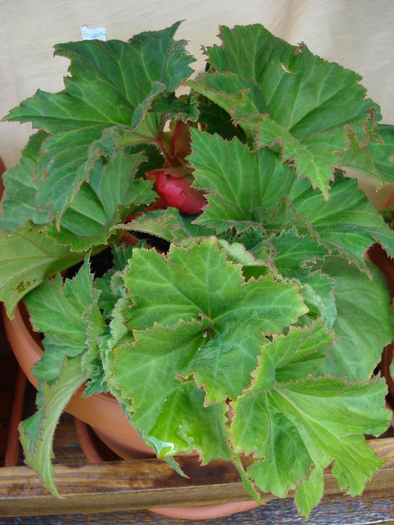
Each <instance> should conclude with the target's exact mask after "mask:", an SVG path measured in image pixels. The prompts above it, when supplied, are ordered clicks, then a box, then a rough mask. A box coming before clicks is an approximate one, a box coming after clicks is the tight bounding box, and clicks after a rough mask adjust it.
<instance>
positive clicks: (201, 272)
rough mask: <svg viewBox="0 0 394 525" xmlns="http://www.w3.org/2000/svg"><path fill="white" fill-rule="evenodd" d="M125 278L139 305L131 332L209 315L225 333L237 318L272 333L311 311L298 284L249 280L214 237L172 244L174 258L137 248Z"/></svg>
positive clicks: (131, 321) (269, 279) (132, 313)
mask: <svg viewBox="0 0 394 525" xmlns="http://www.w3.org/2000/svg"><path fill="white" fill-rule="evenodd" d="M135 275H138V276H139V277H138V279H136V278H135ZM142 275H143V276H144V277H143V278H142ZM124 279H125V284H126V286H127V288H128V294H129V296H130V298H131V299H132V300H133V302H134V306H133V307H132V308H131V309H130V311H129V312H128V313H127V317H128V318H129V325H128V327H129V329H130V330H133V329H140V330H144V329H146V328H152V327H153V325H154V323H155V322H156V323H159V324H160V325H169V326H176V325H177V324H178V323H179V321H180V320H181V319H182V320H184V321H189V320H191V319H199V318H200V317H201V316H207V317H208V318H209V319H211V320H212V321H213V322H214V323H215V326H217V328H218V330H219V331H220V327H224V326H225V324H226V323H231V324H232V323H233V322H234V320H237V321H238V322H240V323H242V322H245V323H250V324H253V323H257V324H259V325H260V330H261V331H263V332H264V333H266V334H270V333H277V332H281V331H282V329H283V327H284V326H287V325H290V324H292V323H294V322H295V321H296V320H297V318H298V317H299V316H300V315H303V314H304V313H306V311H307V309H306V308H305V306H304V305H303V302H302V299H301V297H300V296H299V295H298V287H297V285H295V284H292V283H288V282H276V281H275V280H273V278H272V275H270V276H267V277H266V278H260V279H259V280H257V281H255V280H250V281H248V282H244V278H243V275H242V272H241V266H240V265H235V264H233V263H232V262H229V261H228V260H226V253H225V251H224V250H221V249H219V247H218V243H217V240H216V239H215V238H214V237H212V238H208V239H207V240H205V241H203V242H201V243H200V244H196V243H193V244H191V245H190V246H188V247H186V248H182V247H181V248H178V247H176V246H174V245H172V246H171V247H170V250H169V253H168V257H165V256H164V255H159V254H158V253H157V252H155V251H154V250H145V249H142V250H134V252H133V258H132V260H131V261H130V268H129V269H128V270H127V272H126V273H125V277H124Z"/></svg>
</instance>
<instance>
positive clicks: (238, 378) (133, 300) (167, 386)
mask: <svg viewBox="0 0 394 525" xmlns="http://www.w3.org/2000/svg"><path fill="white" fill-rule="evenodd" d="M129 265H130V267H129V269H126V271H125V272H124V280H125V284H126V287H127V289H126V293H127V297H128V298H129V301H128V302H127V304H126V307H124V308H122V310H121V312H114V315H115V314H116V315H117V314H118V313H120V318H122V319H123V321H122V322H124V323H125V324H126V326H127V329H128V333H125V332H124V331H123V333H122V332H121V331H120V333H121V334H122V337H121V339H120V342H119V344H117V342H116V337H115V344H114V346H113V349H112V353H113V357H112V358H110V360H111V361H112V364H111V367H112V369H113V370H114V375H113V377H109V378H108V381H109V385H110V387H111V389H114V390H115V393H116V395H119V394H120V396H121V399H122V400H123V402H124V403H125V404H126V405H128V406H129V411H130V414H131V418H132V420H133V421H134V422H135V424H136V425H137V427H138V428H140V430H141V431H142V432H143V433H144V436H145V437H146V439H148V441H149V440H151V436H153V434H152V432H153V429H155V432H156V433H155V435H154V437H155V439H156V440H157V441H161V442H166V443H167V442H172V443H174V440H175V437H174V436H175V434H177V433H178V434H179V432H180V431H179V430H178V427H179V426H181V427H182V428H183V430H184V431H185V432H186V428H188V429H191V428H192V427H193V428H194V427H196V426H197V420H198V419H199V418H200V417H202V414H205V416H204V417H207V418H208V421H207V423H206V425H207V428H210V425H212V424H213V421H214V420H212V421H211V419H210V418H211V417H214V414H215V413H216V411H218V410H219V412H221V413H223V411H224V405H223V403H224V401H225V400H226V399H227V398H236V397H237V396H238V395H240V394H241V393H242V390H243V389H244V388H246V387H247V386H248V385H249V384H250V380H251V373H252V371H253V370H254V368H255V367H256V365H257V356H258V355H259V354H260V352H261V345H262V344H264V343H265V342H266V336H267V335H269V334H272V333H280V332H281V331H282V330H283V329H284V327H287V326H289V325H290V324H292V323H294V322H296V321H297V318H298V317H299V316H300V315H303V314H304V313H306V311H307V309H306V308H305V306H304V305H303V302H302V300H301V297H300V296H299V294H298V287H297V285H294V284H293V283H291V282H285V281H283V282H279V281H278V282H277V281H275V280H274V279H273V277H272V275H269V276H267V277H264V276H263V277H260V278H259V279H257V280H255V279H251V280H249V281H247V282H246V281H245V280H244V278H243V275H242V272H241V265H240V264H234V263H233V262H231V261H229V260H228V259H227V258H226V252H225V250H223V249H220V248H219V245H218V241H217V240H216V239H215V238H210V239H207V240H206V241H204V242H202V243H200V244H197V243H192V244H190V245H188V246H187V247H175V246H171V248H170V251H169V253H168V257H165V256H163V255H159V254H158V253H156V252H155V251H153V250H146V249H134V250H133V258H132V259H131V260H130V263H129ZM135 275H138V279H136V278H135V277H134V276H135ZM118 305H120V306H121V307H122V303H121V302H120V303H118ZM118 305H117V308H118ZM118 317H119V316H118V315H117V318H118ZM192 376H193V377H194V378H195V381H196V383H197V386H198V387H199V389H201V390H199V391H200V392H201V393H200V394H198V396H197V397H198V399H199V401H198V405H197V406H196V407H195V408H193V409H192V410H190V411H189V412H190V413H188V415H184V414H187V411H186V410H185V409H184V410H183V412H182V414H183V415H181V416H179V415H176V414H175V409H174V406H173V405H172V404H171V403H170V399H172V397H173V396H175V397H176V403H175V404H178V403H179V404H181V405H182V406H187V404H188V403H190V400H189V396H191V391H190V389H189V387H187V384H188V383H187V382H188V381H190V378H191V377H192ZM182 377H183V380H182V379H181V378H182ZM184 382H186V383H184ZM153 385H155V387H154V388H151V387H152V386H153ZM185 385H186V386H185ZM194 389H195V386H194V387H193V388H192V392H194ZM204 391H205V392H204ZM202 393H204V395H203V394H202ZM196 395H197V394H196ZM185 396H186V397H185ZM204 396H205V400H204ZM195 399H197V398H195ZM203 405H204V406H206V412H205V411H204V410H202V407H203ZM198 407H199V408H198ZM180 418H181V419H182V418H183V419H185V418H186V419H187V423H186V422H184V423H180ZM196 418H197V419H196ZM215 418H216V419H217V418H218V416H217V414H216V416H215ZM209 421H211V422H209ZM223 425H224V423H221V424H220V426H219V428H221V430H220V432H221V433H222V434H223V433H224V434H225V430H224V427H223ZM203 427H204V428H205V426H204V425H203ZM214 428H216V427H214ZM164 429H165V432H164ZM162 430H163V432H164V433H163V434H160V432H161V431H162ZM169 435H172V441H171V440H169V439H168V436H169ZM179 435H180V436H181V434H179ZM182 435H183V434H182ZM191 436H192V435H191V434H190V436H189V438H188V439H186V440H185V439H184V438H183V437H182V436H181V437H182V439H181V441H179V439H178V441H177V443H178V445H175V443H174V447H170V449H169V450H167V452H168V454H173V453H175V452H177V451H179V450H187V451H190V450H191V448H193V446H197V445H198V444H199V443H198V442H196V443H194V445H193V442H192V441H191ZM195 439H200V438H195ZM206 441H207V445H206V448H204V450H203V456H204V458H205V459H206V460H207V458H210V457H214V448H215V447H216V446H217V444H215V440H212V441H211V442H210V444H208V443H209V440H206ZM200 445H201V443H200ZM179 447H181V448H179ZM182 447H183V448H182ZM197 448H198V447H197ZM198 449H199V448H198ZM199 450H200V449H199ZM201 450H202V449H201ZM220 457H222V456H220Z"/></svg>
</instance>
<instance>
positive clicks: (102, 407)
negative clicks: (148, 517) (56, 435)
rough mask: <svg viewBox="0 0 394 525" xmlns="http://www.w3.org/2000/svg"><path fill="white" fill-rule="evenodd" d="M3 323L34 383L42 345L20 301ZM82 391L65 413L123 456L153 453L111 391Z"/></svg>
mask: <svg viewBox="0 0 394 525" xmlns="http://www.w3.org/2000/svg"><path fill="white" fill-rule="evenodd" d="M3 308H4V307H3ZM4 326H5V330H6V333H7V337H8V340H9V342H10V345H11V348H12V350H13V352H14V354H15V357H16V359H17V361H18V363H19V366H20V367H21V368H22V370H23V371H24V373H25V374H26V376H27V378H28V379H29V381H30V382H31V383H32V384H33V385H34V386H35V387H37V380H36V379H35V378H34V376H33V374H32V367H33V366H34V364H35V363H36V362H37V361H38V360H39V359H40V358H41V356H42V354H43V349H42V346H41V344H40V338H39V336H38V334H37V333H35V332H33V330H32V328H31V325H30V321H29V317H28V314H27V312H26V309H25V308H24V307H23V305H22V304H20V305H19V306H18V307H17V308H16V310H15V318H14V319H13V320H12V321H11V320H10V319H9V318H8V316H7V314H6V312H5V308H4ZM82 392H83V387H81V388H80V389H79V390H78V392H77V393H76V394H74V396H73V397H72V398H71V400H70V402H69V404H68V405H67V407H66V411H67V412H68V413H70V414H72V415H73V416H75V417H76V418H78V419H79V420H81V421H82V422H84V423H86V424H87V425H89V426H90V427H91V428H92V429H93V430H94V432H95V434H96V435H97V436H98V437H99V438H100V439H101V440H102V441H103V442H104V443H105V445H107V446H108V447H109V448H110V449H111V450H112V451H113V452H115V453H116V454H118V456H120V457H121V458H123V459H126V460H127V459H131V458H132V459H135V458H138V457H154V456H155V454H154V453H153V451H152V449H151V448H149V447H148V446H147V445H146V444H145V443H144V441H143V440H142V439H141V438H140V437H139V435H138V433H137V432H136V431H135V430H134V429H133V428H132V427H131V425H130V423H129V422H128V420H127V418H126V416H125V415H124V413H123V411H122V409H121V407H120V405H119V403H118V402H117V401H116V399H115V398H114V397H112V396H111V395H110V394H95V395H92V396H90V397H87V398H83V397H81V394H82ZM85 428H86V427H85ZM108 429H111V430H108ZM112 429H116V432H113V431H112ZM82 434H83V425H82V426H81V425H79V428H77V435H78V438H79V440H80V443H81V446H82V449H83V450H84V452H85V454H86V456H87V459H88V460H89V459H90V460H91V461H92V462H97V461H100V460H103V457H102V456H100V451H99V450H97V440H95V439H92V435H91V434H90V436H89V435H84V436H82ZM89 441H90V443H89ZM92 442H93V444H92ZM94 443H96V445H95V444H94ZM94 449H95V450H94ZM257 506H258V503H257V502H255V501H240V502H231V503H223V504H219V505H204V506H195V507H174V508H160V509H152V511H153V512H156V513H158V514H162V515H165V516H170V517H174V518H183V519H213V518H217V517H221V516H228V515H230V514H235V513H237V512H243V511H246V510H249V509H252V508H254V507H257Z"/></svg>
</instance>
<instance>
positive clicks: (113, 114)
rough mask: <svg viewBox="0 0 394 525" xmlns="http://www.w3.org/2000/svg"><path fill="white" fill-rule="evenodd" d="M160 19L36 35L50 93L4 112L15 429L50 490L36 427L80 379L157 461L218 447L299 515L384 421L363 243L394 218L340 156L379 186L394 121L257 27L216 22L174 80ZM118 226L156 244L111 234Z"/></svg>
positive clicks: (358, 468)
mask: <svg viewBox="0 0 394 525" xmlns="http://www.w3.org/2000/svg"><path fill="white" fill-rule="evenodd" d="M178 26H179V24H178V23H177V24H174V25H173V26H172V27H170V28H168V29H165V30H162V31H156V32H146V33H142V34H140V35H137V36H135V37H133V38H132V39H130V40H129V41H128V42H120V41H108V42H99V41H90V42H88V41H87V42H73V43H68V44H61V45H58V46H56V48H55V53H56V54H58V55H62V56H64V57H67V58H69V59H70V68H69V73H70V75H69V76H68V77H66V79H65V89H64V90H63V91H62V92H60V93H56V94H52V93H45V92H43V91H38V92H37V93H36V94H35V95H34V96H33V97H32V98H30V99H28V100H26V101H24V102H22V103H21V105H20V106H19V107H18V108H15V109H13V110H12V111H11V112H10V114H9V115H8V116H7V117H5V118H6V119H7V120H18V121H20V122H26V121H31V122H32V123H33V126H34V127H35V128H37V129H38V131H37V132H36V134H35V135H33V136H32V138H31V140H30V141H29V143H28V145H27V146H26V148H25V150H24V151H23V152H22V158H21V161H20V163H19V165H18V166H16V167H15V168H13V169H11V170H10V171H9V172H8V173H6V174H5V176H4V182H5V186H6V192H5V197H4V199H3V203H2V205H3V215H2V218H1V222H0V226H1V228H2V230H1V232H0V245H1V250H0V270H1V271H0V276H1V277H0V299H1V300H2V301H4V302H5V305H6V308H7V311H8V315H9V316H10V317H12V315H13V311H14V308H15V307H16V305H17V303H18V301H19V300H21V299H22V298H23V299H24V301H25V302H26V304H27V307H28V309H29V312H30V314H31V319H32V322H33V324H34V326H35V328H36V330H38V331H42V332H44V333H45V338H44V342H43V344H44V347H45V352H44V357H43V358H42V360H41V361H40V362H39V363H37V365H36V366H35V368H34V374H35V376H36V377H37V379H38V380H39V394H38V397H37V404H38V411H37V413H36V414H35V415H34V416H33V417H32V418H30V419H29V420H27V421H25V422H24V423H23V424H22V425H21V438H22V443H23V446H24V449H25V453H26V458H27V461H28V462H29V464H30V465H32V466H33V467H34V468H35V469H36V470H37V471H38V472H39V473H40V475H41V477H42V479H43V482H44V483H45V485H46V486H47V487H48V488H50V489H51V490H52V491H53V492H55V493H57V491H56V487H55V485H54V482H53V479H52V474H53V473H52V469H51V458H52V455H53V451H52V438H53V433H54V431H55V427H56V424H57V422H58V418H59V417H60V414H61V412H62V411H63V409H64V408H65V406H66V405H67V402H68V400H69V399H70V397H71V396H72V394H73V393H74V392H75V391H76V390H77V389H78V388H79V387H80V385H81V384H83V383H85V384H86V389H85V395H92V394H96V393H99V392H111V393H112V394H113V395H114V396H115V398H116V399H117V400H118V401H119V403H120V404H121V406H122V407H123V409H124V411H125V413H126V415H127V417H128V419H129V421H130V424H131V425H133V426H134V427H135V428H136V429H137V430H138V432H139V433H140V435H141V436H142V437H143V438H144V439H145V441H146V443H147V444H148V445H150V446H151V447H152V448H153V450H154V451H155V452H156V453H157V455H158V456H159V457H161V458H166V459H169V458H172V457H173V456H175V455H176V454H178V453H180V452H187V453H190V452H192V451H197V452H198V454H199V455H200V458H201V461H202V462H203V463H207V462H209V461H211V460H212V459H217V458H220V459H225V460H228V461H232V462H233V463H234V464H235V465H236V466H237V468H238V469H239V471H240V474H241V477H242V479H243V481H244V484H245V487H246V488H247V490H249V492H250V493H251V494H253V495H254V496H255V497H256V498H259V492H266V491H270V492H272V493H273V494H274V495H276V496H279V497H285V496H286V495H287V493H288V491H289V490H295V494H296V496H295V502H296V504H297V506H298V508H299V510H300V511H301V513H302V514H303V515H305V516H308V515H309V513H310V511H311V509H312V508H313V507H314V506H315V505H317V504H318V503H319V501H320V499H321V497H322V494H323V472H324V469H325V468H327V467H328V466H329V465H330V464H331V463H332V464H333V466H332V473H333V474H334V476H335V477H336V478H337V480H338V483H339V485H340V487H343V488H345V489H346V490H347V492H348V493H349V494H351V495H357V494H360V493H361V492H362V490H363V488H364V486H365V483H366V481H367V480H368V479H370V478H371V476H372V474H373V472H374V471H376V469H377V468H378V467H379V466H381V464H382V463H381V461H380V460H379V459H378V458H377V457H376V456H375V455H374V453H373V452H372V450H371V449H370V448H369V447H368V445H367V443H366V441H365V438H364V435H365V434H369V435H375V436H377V435H380V434H381V433H382V432H383V431H384V430H385V429H386V428H387V426H388V424H389V419H390V414H389V412H388V411H387V410H386V409H385V404H384V398H385V394H386V386H385V383H384V381H383V380H382V379H381V378H380V377H377V376H374V370H375V368H376V365H377V364H378V362H379V359H380V354H381V352H382V349H383V347H384V346H385V345H386V344H388V343H389V342H390V341H391V339H392V336H393V329H392V318H391V313H390V296H389V292H388V289H387V286H386V284H385V281H384V280H383V278H382V277H381V275H380V274H379V272H378V271H377V270H375V268H374V267H373V266H372V265H371V264H369V263H368V262H367V261H365V256H364V254H365V252H366V251H367V250H368V248H369V247H370V246H371V245H372V244H374V243H376V242H378V243H380V244H381V246H383V248H384V249H385V250H386V252H387V253H388V254H389V255H391V256H393V255H394V233H393V232H392V231H391V230H390V228H389V227H388V226H387V225H386V224H385V222H384V220H383V218H382V217H381V216H380V215H379V214H378V213H377V212H376V211H375V210H374V208H373V207H372V205H371V203H370V202H369V201H368V200H367V198H366V197H365V195H364V193H363V192H362V191H361V190H360V189H359V188H358V185H357V182H356V180H354V179H350V178H347V177H346V170H347V169H352V170H358V171H360V172H362V173H364V174H367V175H369V176H371V177H373V178H374V179H376V181H377V184H379V185H381V186H383V185H384V184H386V183H390V182H394V172H393V164H392V162H391V160H390V159H391V158H392V155H393V151H394V146H393V140H392V138H393V127H391V126H389V125H387V124H386V125H381V124H379V121H380V118H381V117H380V110H379V107H378V106H377V104H375V103H374V102H372V101H371V100H370V99H368V98H367V97H366V90H365V88H364V87H363V86H362V84H361V83H360V80H361V78H360V77H359V76H358V75H357V74H356V73H354V72H352V71H349V70H346V69H344V68H342V67H341V66H340V65H338V64H334V63H329V62H326V61H325V60H323V59H322V58H320V57H317V56H316V55H314V54H313V53H312V52H311V51H310V50H309V49H308V48H307V46H306V45H299V46H291V45H289V44H287V43H286V42H284V41H282V40H280V39H278V38H276V37H274V36H273V35H272V34H271V33H270V32H269V31H268V30H267V29H265V28H264V27H262V26H261V25H251V26H246V27H241V26H237V27H235V28H233V29H229V28H227V27H222V28H221V32H220V38H221V45H219V46H217V45H215V46H213V47H212V48H208V49H206V50H205V53H206V56H207V62H208V67H207V68H206V71H205V72H204V73H200V74H199V75H198V76H197V77H196V78H194V80H189V78H190V75H191V73H192V69H191V67H190V64H191V63H192V62H193V61H194V58H193V57H191V56H190V55H189V54H188V53H187V51H186V48H185V42H184V41H176V40H175V39H174V36H175V32H176V29H177V28H178ZM181 85H187V86H188V87H189V89H190V93H189V94H188V95H182V96H177V94H176V90H177V88H178V87H179V86H181ZM185 210H186V211H188V212H189V213H186V212H185ZM190 210H198V211H199V213H195V211H190ZM190 213H191V214H190ZM193 213H195V214H194V215H193ZM127 230H129V231H131V232H134V233H136V232H137V233H138V234H139V235H140V237H141V238H142V239H144V238H146V236H148V238H149V239H152V238H161V239H162V240H164V241H165V242H167V243H168V245H169V248H168V250H164V252H163V251H162V252H159V251H156V250H155V249H152V248H150V247H149V245H148V244H146V243H144V242H142V243H141V244H139V245H137V246H135V247H133V248H131V247H126V246H125V245H123V244H122V241H123V235H124V234H125V231H126V235H127ZM110 246H112V250H113V261H114V264H113V267H111V268H109V269H107V271H106V272H105V273H104V274H103V275H101V276H95V275H94V272H93V270H92V269H91V266H90V265H91V262H90V261H91V258H92V256H93V255H94V254H96V253H99V252H101V251H103V250H104V249H106V248H108V247H110ZM76 263H80V268H79V270H77V271H76V273H75V274H74V276H73V277H71V278H66V279H63V278H62V277H61V276H60V272H61V271H63V270H65V269H68V268H71V267H72V266H74V265H75V264H76ZM54 276H55V277H54ZM243 455H251V456H252V461H251V463H250V466H249V467H248V469H247V470H246V471H244V470H243V467H242V463H241V461H240V458H241V457H242V456H243Z"/></svg>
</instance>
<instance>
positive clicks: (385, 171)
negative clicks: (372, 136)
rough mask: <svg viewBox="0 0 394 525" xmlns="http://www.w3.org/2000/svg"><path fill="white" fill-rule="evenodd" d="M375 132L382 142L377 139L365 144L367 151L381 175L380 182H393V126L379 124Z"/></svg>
mask: <svg viewBox="0 0 394 525" xmlns="http://www.w3.org/2000/svg"><path fill="white" fill-rule="evenodd" d="M377 133H378V135H379V136H380V137H381V138H382V139H383V141H384V143H383V144H381V143H380V142H379V140H375V141H371V142H370V143H369V144H368V145H367V151H368V152H369V153H370V154H371V155H372V157H373V160H374V164H375V167H376V170H377V171H378V172H379V175H380V176H381V180H382V183H393V182H394V158H393V155H394V126H392V125H390V124H380V125H379V126H378V127H377ZM351 167H352V166H351ZM359 171H361V170H359Z"/></svg>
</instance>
